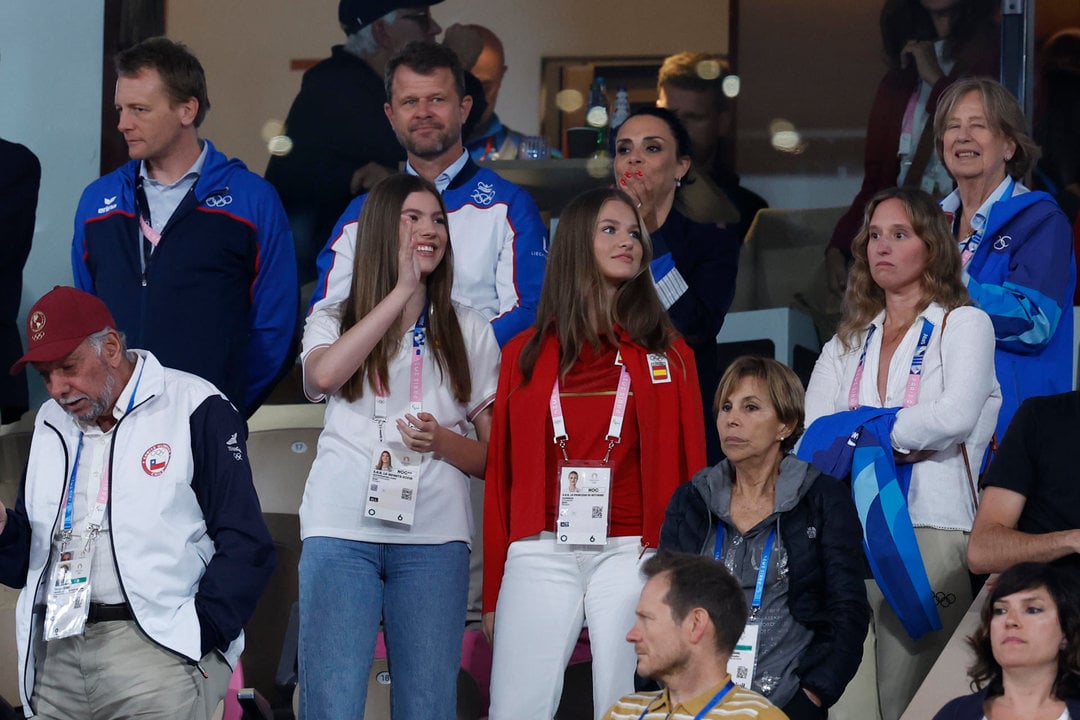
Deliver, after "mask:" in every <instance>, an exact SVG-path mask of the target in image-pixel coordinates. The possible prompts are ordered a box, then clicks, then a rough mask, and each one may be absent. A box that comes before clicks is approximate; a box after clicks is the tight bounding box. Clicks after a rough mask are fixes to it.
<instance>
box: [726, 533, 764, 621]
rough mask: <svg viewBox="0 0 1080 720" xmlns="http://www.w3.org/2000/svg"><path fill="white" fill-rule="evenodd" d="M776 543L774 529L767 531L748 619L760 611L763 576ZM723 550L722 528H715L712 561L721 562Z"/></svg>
mask: <svg viewBox="0 0 1080 720" xmlns="http://www.w3.org/2000/svg"><path fill="white" fill-rule="evenodd" d="M775 542H776V528H775V527H774V528H773V529H772V530H770V531H769V537H767V538H765V549H764V550H762V551H761V562H760V563H758V571H757V582H756V583H755V584H754V601H753V602H752V603H751V604H750V618H751V619H753V618H754V617H755V616H757V612H758V610H759V609H761V597H762V595H764V594H765V575H766V573H768V571H769V558H771V557H772V550H773V543H775ZM723 550H724V526H723V525H720V526H718V527H717V528H716V543H715V544H714V545H713V559H714V560H716V561H717V562H722V561H721V559H720V558H721V556H722V555H723Z"/></svg>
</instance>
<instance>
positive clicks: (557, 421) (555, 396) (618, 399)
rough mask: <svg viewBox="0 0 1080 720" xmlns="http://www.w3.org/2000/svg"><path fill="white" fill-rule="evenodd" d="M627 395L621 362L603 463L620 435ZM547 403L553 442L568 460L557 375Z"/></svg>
mask: <svg viewBox="0 0 1080 720" xmlns="http://www.w3.org/2000/svg"><path fill="white" fill-rule="evenodd" d="M629 396H630V373H629V372H627V370H626V365H625V364H623V366H622V369H621V370H620V371H619V389H618V390H617V391H616V392H615V404H614V406H613V407H612V408H611V420H610V421H609V422H608V431H607V435H606V436H605V437H604V439H605V440H607V441H608V447H607V452H606V453H604V460H603V463H604V464H605V465H606V464H607V462H608V460H610V459H611V450H612V448H614V447H615V445H617V444H618V443H619V438H620V437H621V436H622V425H623V419H624V418H625V417H626V400H627V398H628V397H629ZM548 405H549V406H550V407H551V425H552V427H553V428H554V429H555V433H554V434H555V438H554V442H556V443H558V445H559V447H560V448H561V449H562V454H563V460H566V461H567V462H569V460H570V457H569V456H568V455H567V454H566V441H567V440H569V439H570V435H569V434H567V432H566V421H565V419H564V418H563V409H562V398H560V397H559V378H558V376H556V377H555V386H554V387H552V388H551V400H550V401H549V402H548Z"/></svg>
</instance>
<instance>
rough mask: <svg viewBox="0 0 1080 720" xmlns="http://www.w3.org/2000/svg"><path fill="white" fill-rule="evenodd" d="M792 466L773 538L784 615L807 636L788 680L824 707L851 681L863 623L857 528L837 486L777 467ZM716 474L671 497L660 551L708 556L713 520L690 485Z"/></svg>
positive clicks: (810, 473) (811, 473) (812, 473)
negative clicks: (784, 587) (777, 540)
mask: <svg viewBox="0 0 1080 720" xmlns="http://www.w3.org/2000/svg"><path fill="white" fill-rule="evenodd" d="M793 461H794V462H798V463H802V464H803V465H805V472H806V480H805V482H804V483H803V486H804V488H805V492H804V493H803V494H802V495H801V496H800V497H799V499H798V501H797V502H796V503H795V505H794V507H792V508H790V509H789V510H786V511H783V512H781V513H780V518H779V521H780V523H779V524H780V536H781V539H782V541H783V543H784V545H785V546H786V547H787V551H788V558H789V559H788V562H789V566H790V575H789V583H790V584H789V589H788V597H789V599H790V608H789V609H790V611H791V615H792V617H793V618H794V619H795V620H796V622H798V623H800V624H801V625H803V626H804V627H807V628H809V629H810V630H811V631H812V632H813V639H812V640H811V642H810V646H809V647H808V648H807V650H806V653H805V654H804V655H803V657H802V659H801V660H800V662H799V665H798V668H797V670H796V673H797V674H798V676H799V680H800V684H801V685H802V687H804V688H806V689H808V690H811V691H812V692H814V694H816V695H817V696H818V697H819V698H820V699H821V701H822V703H824V705H825V706H826V707H828V706H831V705H833V704H834V703H835V702H836V701H837V700H838V699H840V695H841V694H842V693H843V692H844V688H845V687H846V686H847V684H848V682H850V681H851V678H852V677H854V676H855V671H856V670H858V668H859V662H860V661H861V660H862V649H863V640H864V639H865V638H866V629H867V627H868V625H869V623H870V606H869V604H868V603H867V601H866V584H865V581H864V578H865V577H866V572H865V569H866V566H865V560H864V559H863V553H862V551H861V546H862V527H861V525H860V524H859V517H858V514H857V513H856V510H855V504H854V503H853V502H852V500H851V495H850V492H849V490H848V489H847V486H846V485H845V484H844V483H842V482H840V481H839V480H837V479H836V478H832V477H829V476H827V475H821V474H820V473H819V472H818V470H817V469H815V468H814V467H812V466H811V465H808V464H806V463H803V462H802V461H801V460H798V459H797V458H795V457H793V456H789V457H788V458H785V460H784V463H785V464H789V463H791V462H793ZM724 463H725V464H726V463H727V461H726V460H725V461H724ZM719 468H720V466H716V467H714V468H709V469H706V470H703V471H701V472H700V473H698V474H697V475H696V476H695V477H694V479H693V480H692V481H691V482H688V483H685V484H683V485H681V486H680V487H679V488H678V489H677V490H676V491H675V494H674V495H673V496H672V498H671V502H670V503H669V504H668V509H667V516H666V518H665V519H664V526H663V528H662V529H661V531H660V549H661V550H674V551H680V552H690V553H695V554H699V555H711V554H712V548H711V547H706V546H705V543H706V542H707V541H708V539H709V535H710V534H711V532H712V528H713V526H714V525H715V523H716V521H717V517H716V515H714V514H713V513H712V512H711V511H710V510H709V508H708V506H707V504H706V501H705V498H704V497H703V495H702V492H701V490H700V489H699V487H698V486H699V485H702V484H705V483H707V482H709V480H710V479H711V480H712V481H713V482H716V481H717V478H718V477H719V476H720V473H719V472H718V470H719Z"/></svg>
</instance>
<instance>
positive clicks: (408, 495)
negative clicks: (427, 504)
mask: <svg viewBox="0 0 1080 720" xmlns="http://www.w3.org/2000/svg"><path fill="white" fill-rule="evenodd" d="M401 499H402V500H405V501H406V502H410V501H411V500H412V488H401Z"/></svg>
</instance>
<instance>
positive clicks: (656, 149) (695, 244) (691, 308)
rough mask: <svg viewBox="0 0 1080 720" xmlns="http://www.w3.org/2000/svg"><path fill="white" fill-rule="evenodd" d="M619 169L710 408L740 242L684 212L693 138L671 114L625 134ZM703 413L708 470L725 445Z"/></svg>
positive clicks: (632, 124) (631, 124)
mask: <svg viewBox="0 0 1080 720" xmlns="http://www.w3.org/2000/svg"><path fill="white" fill-rule="evenodd" d="M614 169H615V182H616V187H617V188H619V189H621V190H624V191H625V192H626V193H627V194H628V195H629V196H630V197H631V198H632V199H633V200H634V203H635V204H636V205H637V208H638V212H639V213H641V217H642V220H643V221H644V222H645V229H646V230H648V232H649V237H650V238H651V239H652V244H653V260H652V262H651V263H650V265H651V270H652V276H653V279H654V280H655V281H656V290H657V293H658V294H659V295H660V300H661V302H662V303H663V304H664V309H665V310H667V311H668V315H669V316H670V317H671V322H672V324H674V325H675V329H676V330H678V331H679V332H680V333H682V336H683V337H684V338H685V339H686V343H687V344H688V345H689V346H690V347H691V348H692V349H693V350H694V358H695V360H696V361H697V369H698V381H699V383H700V385H701V398H702V407H703V408H708V407H709V406H710V405H711V404H712V396H713V393H714V392H716V383H717V381H718V380H719V379H720V369H719V368H718V367H717V354H716V335H717V333H719V332H720V327H721V326H722V325H723V324H724V315H726V314H727V311H728V308H729V307H731V300H732V298H734V297H735V275H736V273H737V272H738V270H739V247H740V241H739V238H738V236H737V235H735V233H734V232H732V231H731V230H728V229H727V228H723V227H720V226H718V225H716V224H715V223H703V222H696V221H694V220H691V219H690V218H688V217H687V216H686V215H685V214H684V213H683V212H680V210H679V207H680V202H679V188H680V187H681V185H682V183H683V180H684V179H685V178H686V175H687V173H688V172H689V171H690V136H689V135H687V133H686V129H685V128H684V127H683V125H682V123H681V122H680V121H679V118H678V117H676V116H675V114H674V113H673V112H671V111H670V110H666V109H664V108H656V107H645V108H642V109H641V110H638V111H636V112H634V113H632V114H631V115H630V117H629V118H628V119H627V120H626V122H624V123H623V124H622V125H620V126H619V130H618V133H617V135H616V137H615V161H614ZM704 412H705V415H704V416H703V418H702V424H703V425H704V427H705V439H706V449H707V451H708V457H709V462H711V463H712V462H717V461H718V460H719V459H720V444H719V440H718V438H717V436H716V429H715V426H714V424H713V422H712V416H711V414H710V413H709V412H708V411H707V410H706V411H704Z"/></svg>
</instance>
